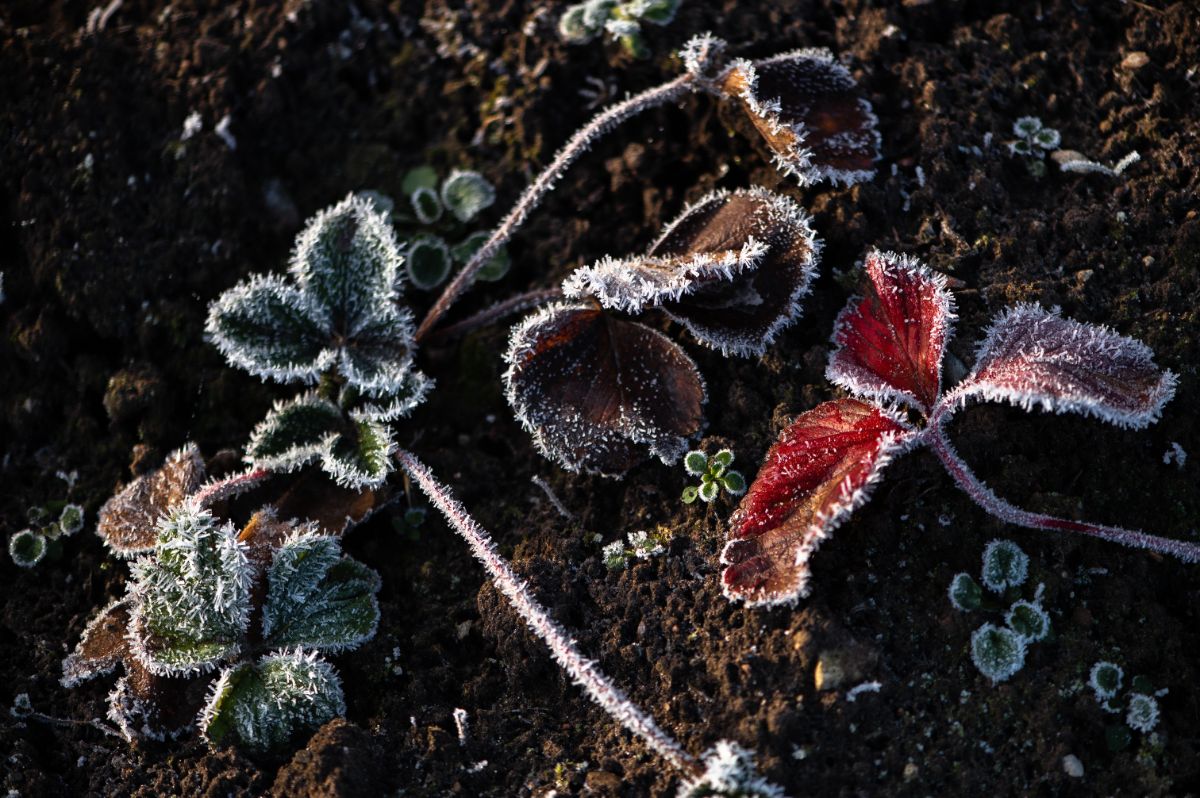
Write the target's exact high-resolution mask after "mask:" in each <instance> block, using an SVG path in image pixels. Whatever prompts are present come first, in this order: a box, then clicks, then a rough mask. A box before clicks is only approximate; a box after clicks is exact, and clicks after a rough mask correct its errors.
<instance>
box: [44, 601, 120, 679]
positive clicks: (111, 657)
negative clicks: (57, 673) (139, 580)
mask: <svg viewBox="0 0 1200 798" xmlns="http://www.w3.org/2000/svg"><path fill="white" fill-rule="evenodd" d="M128 628H129V602H128V600H127V599H119V600H117V601H114V602H112V603H111V604H109V605H108V606H107V607H105V608H104V609H102V610H100V612H98V613H96V616H95V617H94V618H92V620H90V621H89V622H88V625H87V627H86V628H85V629H84V630H83V636H82V637H81V638H80V639H79V645H77V646H75V651H74V652H72V653H71V655H70V656H68V657H67V658H66V659H64V660H63V663H62V670H63V675H62V679H61V682H62V685H63V687H74V686H75V685H77V684H79V683H80V682H83V681H86V680H88V679H91V678H93V677H95V676H103V675H104V674H106V673H111V672H112V671H113V669H114V668H116V667H117V665H119V664H121V662H122V661H123V660H124V659H125V657H126V655H128V654H129V641H128V640H126V639H125V633H126V631H128Z"/></svg>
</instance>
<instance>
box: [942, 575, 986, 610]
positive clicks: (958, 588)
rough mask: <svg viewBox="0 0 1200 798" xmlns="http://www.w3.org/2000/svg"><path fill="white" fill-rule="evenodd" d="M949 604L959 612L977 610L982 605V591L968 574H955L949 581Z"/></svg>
mask: <svg viewBox="0 0 1200 798" xmlns="http://www.w3.org/2000/svg"><path fill="white" fill-rule="evenodd" d="M949 596H950V604H951V605H952V606H953V607H954V609H956V610H958V611H959V612H970V611H971V610H977V609H979V608H980V606H982V604H983V589H982V588H980V587H979V584H978V583H977V582H976V581H975V580H974V579H972V578H971V575H970V574H967V573H957V574H955V575H954V578H953V579H952V580H950V590H949Z"/></svg>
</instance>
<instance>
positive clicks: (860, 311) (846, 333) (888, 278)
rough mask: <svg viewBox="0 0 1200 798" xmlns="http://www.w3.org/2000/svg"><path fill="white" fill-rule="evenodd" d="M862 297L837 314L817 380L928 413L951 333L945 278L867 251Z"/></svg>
mask: <svg viewBox="0 0 1200 798" xmlns="http://www.w3.org/2000/svg"><path fill="white" fill-rule="evenodd" d="M864 269H865V271H866V275H867V278H868V284H867V289H866V293H865V295H864V296H862V297H856V298H854V299H851V300H850V302H849V303H848V304H847V305H846V307H845V309H844V310H842V312H841V314H839V315H838V318H837V322H836V323H835V325H834V332H833V342H834V344H836V345H837V349H836V350H835V351H834V353H833V354H832V355H831V356H830V358H829V367H828V368H827V369H826V370H825V376H826V377H827V378H828V379H829V380H830V381H831V382H833V383H835V384H837V385H840V386H842V387H843V388H845V389H846V390H848V391H850V392H851V393H853V394H855V395H857V396H861V397H863V398H869V399H876V400H883V401H898V402H903V403H905V404H909V405H912V406H913V407H915V408H917V409H918V410H921V411H922V412H924V413H926V414H928V413H929V411H930V410H931V409H932V407H933V406H934V404H935V403H936V402H937V399H938V395H939V393H940V391H941V377H942V354H943V352H944V351H945V348H946V342H947V341H948V340H949V338H950V336H951V334H952V333H953V327H952V322H953V321H954V319H955V318H956V317H955V315H954V297H953V296H952V295H951V294H950V291H949V290H948V289H947V288H946V278H945V277H943V276H941V275H940V274H936V273H934V272H931V271H930V270H928V269H926V268H925V267H924V266H922V265H921V264H920V263H919V262H918V261H917V260H916V259H914V258H909V257H907V256H904V255H897V254H895V253H893V252H879V251H878V250H874V251H872V252H870V253H869V254H868V255H867V262H866V265H865V267H864Z"/></svg>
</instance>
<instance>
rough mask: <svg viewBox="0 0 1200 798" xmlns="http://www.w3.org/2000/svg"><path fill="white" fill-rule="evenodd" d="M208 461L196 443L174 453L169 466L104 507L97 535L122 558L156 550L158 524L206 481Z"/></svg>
mask: <svg viewBox="0 0 1200 798" xmlns="http://www.w3.org/2000/svg"><path fill="white" fill-rule="evenodd" d="M204 477H205V469H204V460H203V458H201V457H200V450H199V449H198V448H196V445H195V444H191V443H189V444H188V445H187V446H184V447H183V448H181V449H178V450H177V451H174V452H172V453H171V454H170V455H169V456H168V457H167V460H166V462H165V463H163V465H162V466H161V467H159V468H157V469H156V470H154V471H151V472H149V473H147V474H143V475H142V476H140V477H138V478H137V479H135V480H134V481H133V482H131V483H129V484H128V485H127V486H125V488H124V489H122V490H121V491H120V492H119V493H117V494H116V495H114V496H112V497H111V498H110V499H109V500H108V501H106V502H105V503H104V506H103V507H101V508H100V514H99V517H98V519H97V522H96V534H98V535H99V536H100V537H101V539H103V541H104V543H105V545H107V546H108V548H109V549H111V550H112V551H113V553H114V554H117V555H118V556H121V557H133V556H135V555H137V554H141V553H144V552H147V551H150V550H151V549H153V548H154V541H155V539H156V538H157V536H158V528H157V524H158V521H159V519H160V518H162V517H163V516H164V515H165V514H166V513H167V512H168V511H169V510H170V509H171V508H173V507H174V506H175V505H177V504H179V503H180V502H182V501H183V500H184V499H185V498H186V497H187V496H188V495H189V494H191V493H192V492H194V491H195V490H196V489H197V488H199V487H200V485H201V484H202V483H203V482H204Z"/></svg>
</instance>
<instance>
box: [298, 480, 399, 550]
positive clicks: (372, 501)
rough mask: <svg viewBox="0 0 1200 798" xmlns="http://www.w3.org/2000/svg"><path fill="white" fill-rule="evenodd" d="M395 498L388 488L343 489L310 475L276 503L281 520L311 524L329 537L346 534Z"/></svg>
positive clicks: (384, 484) (385, 484)
mask: <svg viewBox="0 0 1200 798" xmlns="http://www.w3.org/2000/svg"><path fill="white" fill-rule="evenodd" d="M393 498H394V495H393V493H392V491H391V489H390V488H389V486H388V484H387V483H386V482H384V483H383V484H382V485H380V486H378V487H376V488H365V489H362V490H351V489H350V488H344V487H342V486H340V485H338V484H337V483H335V482H334V481H333V480H332V479H330V478H329V476H328V475H326V474H324V473H323V472H317V471H314V472H309V473H305V474H303V475H301V476H300V478H299V479H298V480H297V481H296V482H295V484H294V485H292V486H291V487H290V488H288V490H287V492H286V493H284V494H283V495H282V496H280V497H279V499H278V500H277V501H276V502H275V507H276V509H277V512H278V515H279V517H280V518H284V519H288V518H296V519H299V520H301V521H313V522H315V523H316V524H317V526H318V528H320V530H321V531H322V532H324V533H325V534H328V535H342V534H345V533H346V532H347V531H348V530H349V529H351V528H352V527H354V526H356V525H358V524H360V523H362V522H363V521H365V520H366V519H367V518H369V517H370V516H371V515H372V514H374V513H375V512H376V511H378V510H379V509H380V508H381V507H384V506H386V505H387V504H388V503H389V502H391V501H392V500H393Z"/></svg>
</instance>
